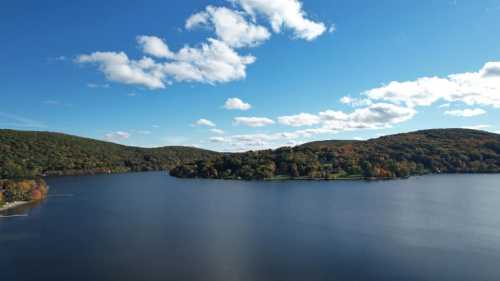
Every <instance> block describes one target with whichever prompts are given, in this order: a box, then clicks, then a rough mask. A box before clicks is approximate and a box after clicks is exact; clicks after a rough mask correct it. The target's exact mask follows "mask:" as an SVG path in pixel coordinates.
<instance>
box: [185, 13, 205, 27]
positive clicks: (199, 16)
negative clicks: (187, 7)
mask: <svg viewBox="0 0 500 281" xmlns="http://www.w3.org/2000/svg"><path fill="white" fill-rule="evenodd" d="M209 20H210V15H209V14H208V13H206V12H198V13H195V14H193V15H191V16H190V17H189V18H188V19H187V20H186V26H185V27H186V29H193V28H196V27H199V26H203V25H207V24H208V23H209Z"/></svg>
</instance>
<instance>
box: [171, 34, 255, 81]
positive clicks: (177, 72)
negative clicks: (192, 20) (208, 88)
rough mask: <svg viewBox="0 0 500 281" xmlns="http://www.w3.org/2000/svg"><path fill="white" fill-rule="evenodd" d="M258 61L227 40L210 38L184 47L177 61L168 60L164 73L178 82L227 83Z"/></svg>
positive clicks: (241, 74) (241, 77) (176, 57)
mask: <svg viewBox="0 0 500 281" xmlns="http://www.w3.org/2000/svg"><path fill="white" fill-rule="evenodd" d="M254 62H255V57H253V56H250V55H248V56H240V55H239V54H238V53H237V52H236V51H235V50H234V49H232V48H231V47H229V46H228V45H227V44H226V43H224V42H222V41H220V40H216V39H211V38H209V39H208V42H207V43H204V44H202V45H201V47H199V48H192V47H189V46H187V47H184V48H182V49H181V50H180V51H179V52H178V53H177V54H176V55H175V61H173V62H167V63H165V64H164V65H163V67H162V73H164V74H165V75H168V76H170V77H173V78H174V79H175V80H177V81H179V82H202V83H209V84H215V83H224V82H230V81H234V80H241V79H244V78H245V77H246V66H247V65H249V64H252V63H254Z"/></svg>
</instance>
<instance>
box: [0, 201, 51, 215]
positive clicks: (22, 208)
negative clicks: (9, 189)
mask: <svg viewBox="0 0 500 281" xmlns="http://www.w3.org/2000/svg"><path fill="white" fill-rule="evenodd" d="M42 202H43V201H35V202H29V203H26V204H23V205H19V206H17V207H15V208H12V209H8V210H5V211H2V212H0V217H16V216H18V217H20V216H27V215H28V214H29V212H30V211H31V210H32V209H33V208H34V207H36V206H38V205H40V204H41V203H42Z"/></svg>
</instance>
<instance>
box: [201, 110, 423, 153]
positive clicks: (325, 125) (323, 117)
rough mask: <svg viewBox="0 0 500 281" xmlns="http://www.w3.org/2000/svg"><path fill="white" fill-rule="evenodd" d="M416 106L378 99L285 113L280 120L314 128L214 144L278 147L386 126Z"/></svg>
mask: <svg viewBox="0 0 500 281" xmlns="http://www.w3.org/2000/svg"><path fill="white" fill-rule="evenodd" d="M415 114H416V110H415V109H413V108H408V107H405V106H399V105H394V104H389V103H375V104H371V105H369V106H366V107H364V108H357V109H355V110H354V111H352V112H344V111H336V110H327V111H323V112H319V113H317V114H310V113H301V114H297V115H290V116H282V117H279V118H278V122H279V123H280V124H283V125H287V126H290V127H292V128H295V127H300V126H315V127H313V128H307V129H300V130H292V131H286V132H277V133H268V134H264V133H256V134H243V135H228V136H225V137H221V136H219V137H212V138H210V141H211V142H212V143H214V144H218V145H224V147H225V148H230V150H232V151H245V150H252V149H263V148H275V147H279V146H284V145H292V144H293V145H296V144H299V143H301V142H303V140H304V139H307V138H312V137H317V136H318V135H324V136H326V135H331V134H336V133H339V132H343V131H354V130H360V129H384V128H390V127H393V126H394V125H396V124H399V123H402V122H405V121H407V120H409V119H411V118H412V117H413V116H414V115H415ZM235 123H239V124H245V125H248V126H253V127H260V126H265V125H270V124H274V121H273V120H271V119H269V118H256V117H240V118H237V119H235Z"/></svg>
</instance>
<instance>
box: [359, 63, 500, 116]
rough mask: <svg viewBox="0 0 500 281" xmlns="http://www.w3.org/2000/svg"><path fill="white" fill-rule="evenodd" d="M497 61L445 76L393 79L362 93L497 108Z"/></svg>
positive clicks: (412, 102)
mask: <svg viewBox="0 0 500 281" xmlns="http://www.w3.org/2000/svg"><path fill="white" fill-rule="evenodd" d="M499 70H500V62H489V63H487V64H485V65H484V67H483V68H481V69H480V70H479V71H477V72H466V73H459V74H452V75H449V76H448V77H445V78H440V77H423V78H419V79H417V80H415V81H407V82H397V81H393V82H390V83H389V84H387V85H385V86H383V87H380V88H375V89H371V90H368V91H366V92H364V93H363V95H364V96H366V97H367V98H369V99H370V100H376V101H386V102H390V103H395V104H405V105H406V106H408V107H417V106H429V105H432V104H434V103H436V102H438V101H444V102H462V103H465V104H467V105H482V106H492V107H496V108H500V94H499V93H500V71H499Z"/></svg>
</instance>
